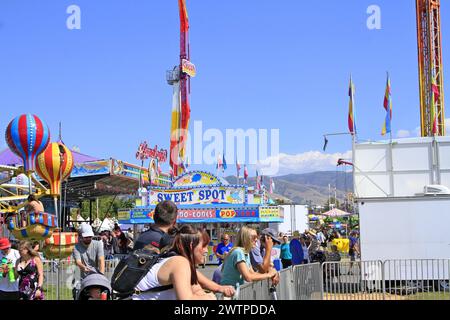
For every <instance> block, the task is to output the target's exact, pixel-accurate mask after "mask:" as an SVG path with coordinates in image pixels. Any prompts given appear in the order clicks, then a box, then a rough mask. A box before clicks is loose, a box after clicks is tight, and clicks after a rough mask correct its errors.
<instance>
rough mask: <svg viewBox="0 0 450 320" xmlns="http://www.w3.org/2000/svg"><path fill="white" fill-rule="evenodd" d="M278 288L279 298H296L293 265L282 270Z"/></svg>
mask: <svg viewBox="0 0 450 320" xmlns="http://www.w3.org/2000/svg"><path fill="white" fill-rule="evenodd" d="M276 289H277V298H278V300H295V288H294V271H293V268H292V267H290V268H286V269H283V270H281V271H280V283H279V284H278V285H277V287H276Z"/></svg>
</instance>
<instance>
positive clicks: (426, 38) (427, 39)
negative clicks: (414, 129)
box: [416, 0, 445, 137]
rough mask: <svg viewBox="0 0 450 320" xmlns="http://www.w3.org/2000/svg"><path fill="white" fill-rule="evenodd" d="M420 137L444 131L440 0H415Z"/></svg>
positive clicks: (440, 133)
mask: <svg viewBox="0 0 450 320" xmlns="http://www.w3.org/2000/svg"><path fill="white" fill-rule="evenodd" d="M416 11H417V44H418V56H419V85H420V124H421V125H420V128H421V135H422V137H431V136H435V135H437V136H444V135H445V114H444V79H443V64H442V35H441V14H440V0H416Z"/></svg>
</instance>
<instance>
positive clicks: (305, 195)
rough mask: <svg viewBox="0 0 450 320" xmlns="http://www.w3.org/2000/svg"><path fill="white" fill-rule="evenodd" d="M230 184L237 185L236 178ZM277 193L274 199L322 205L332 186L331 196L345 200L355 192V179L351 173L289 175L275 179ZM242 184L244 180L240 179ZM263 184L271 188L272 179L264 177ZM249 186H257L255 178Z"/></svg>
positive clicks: (228, 179) (250, 180)
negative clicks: (349, 193)
mask: <svg viewBox="0 0 450 320" xmlns="http://www.w3.org/2000/svg"><path fill="white" fill-rule="evenodd" d="M225 179H226V180H227V181H228V182H229V183H236V182H237V181H236V177H233V176H229V177H226V178H225ZM273 181H274V182H275V193H274V194H273V198H278V197H277V196H281V197H279V198H282V199H283V198H288V199H290V200H291V201H293V202H294V203H299V204H305V203H308V202H309V201H311V203H312V204H315V205H322V204H324V203H325V202H326V201H327V200H328V195H329V187H328V185H330V186H331V196H332V197H334V188H335V186H336V190H337V191H336V195H337V198H338V199H339V200H342V199H344V197H345V194H346V193H348V192H353V177H352V173H351V172H347V173H346V172H334V171H318V172H312V173H304V174H288V175H285V176H279V177H274V178H273ZM239 182H240V183H242V178H240V181H239ZM263 183H264V184H265V186H266V187H267V189H268V188H269V183H270V177H266V176H264V177H263ZM248 184H249V186H255V177H252V178H249V182H248Z"/></svg>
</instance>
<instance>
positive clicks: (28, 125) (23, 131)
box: [6, 114, 50, 173]
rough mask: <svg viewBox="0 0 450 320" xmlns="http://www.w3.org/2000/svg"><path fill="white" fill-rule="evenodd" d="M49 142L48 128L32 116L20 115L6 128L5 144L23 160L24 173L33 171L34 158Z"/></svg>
mask: <svg viewBox="0 0 450 320" xmlns="http://www.w3.org/2000/svg"><path fill="white" fill-rule="evenodd" d="M49 142H50V130H49V129H48V126H47V125H46V124H45V123H44V122H42V120H41V119H39V118H38V117H37V116H35V115H33V114H22V115H20V116H18V117H17V118H15V119H14V120H12V121H11V122H10V123H9V125H8V127H7V128H6V143H7V144H8V146H9V148H10V149H11V151H12V152H14V153H15V154H16V155H18V156H19V157H20V158H22V160H23V166H24V169H25V172H27V173H30V172H31V171H34V164H35V160H36V157H37V156H38V155H39V154H40V153H42V152H43V151H44V150H45V148H46V147H47V146H48V143H49Z"/></svg>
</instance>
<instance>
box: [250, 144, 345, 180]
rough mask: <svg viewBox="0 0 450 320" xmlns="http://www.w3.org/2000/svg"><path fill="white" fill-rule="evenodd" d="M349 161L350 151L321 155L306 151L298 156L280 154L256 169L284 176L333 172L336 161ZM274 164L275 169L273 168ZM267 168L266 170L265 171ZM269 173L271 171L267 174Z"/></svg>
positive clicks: (260, 164)
mask: <svg viewBox="0 0 450 320" xmlns="http://www.w3.org/2000/svg"><path fill="white" fill-rule="evenodd" d="M340 158H342V159H346V160H349V161H351V158H352V152H351V150H349V151H347V152H345V153H332V154H330V153H323V152H320V151H308V152H304V153H299V154H295V155H292V154H285V153H280V154H278V155H277V156H273V157H269V158H267V159H265V160H264V161H260V163H259V165H257V168H258V169H259V170H262V173H263V174H267V175H277V176H279V175H285V174H289V173H306V172H314V171H327V170H335V169H336V165H337V161H338V159H340ZM274 164H276V165H277V166H276V168H275V167H274ZM266 168H267V169H266ZM269 171H271V172H270V173H269Z"/></svg>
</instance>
